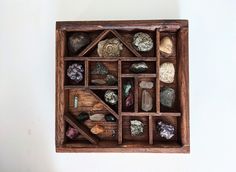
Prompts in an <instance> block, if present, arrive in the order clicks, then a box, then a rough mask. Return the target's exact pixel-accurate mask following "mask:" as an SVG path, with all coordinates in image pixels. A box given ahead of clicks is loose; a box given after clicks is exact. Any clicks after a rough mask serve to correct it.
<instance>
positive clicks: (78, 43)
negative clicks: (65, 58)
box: [68, 33, 90, 54]
mask: <svg viewBox="0 0 236 172" xmlns="http://www.w3.org/2000/svg"><path fill="white" fill-rule="evenodd" d="M89 43H90V38H89V35H88V34H86V33H74V34H72V35H71V36H70V37H69V39H68V49H69V52H70V54H77V53H78V52H79V50H80V49H81V48H83V47H84V46H86V45H88V44H89Z"/></svg>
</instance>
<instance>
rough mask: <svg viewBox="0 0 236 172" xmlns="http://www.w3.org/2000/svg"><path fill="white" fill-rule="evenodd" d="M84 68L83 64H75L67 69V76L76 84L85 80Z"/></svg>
mask: <svg viewBox="0 0 236 172" xmlns="http://www.w3.org/2000/svg"><path fill="white" fill-rule="evenodd" d="M83 72H84V68H83V66H82V65H81V64H77V63H74V64H72V65H70V66H69V67H68V69H67V76H68V77H69V78H70V79H71V80H73V81H74V82H76V83H79V82H80V81H82V80H83V78H84V77H83Z"/></svg>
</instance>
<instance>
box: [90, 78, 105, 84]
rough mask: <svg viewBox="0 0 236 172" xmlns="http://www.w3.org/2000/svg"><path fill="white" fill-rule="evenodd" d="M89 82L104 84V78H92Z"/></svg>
mask: <svg viewBox="0 0 236 172" xmlns="http://www.w3.org/2000/svg"><path fill="white" fill-rule="evenodd" d="M91 83H92V84H95V85H104V84H106V81H105V80H104V79H92V80H91Z"/></svg>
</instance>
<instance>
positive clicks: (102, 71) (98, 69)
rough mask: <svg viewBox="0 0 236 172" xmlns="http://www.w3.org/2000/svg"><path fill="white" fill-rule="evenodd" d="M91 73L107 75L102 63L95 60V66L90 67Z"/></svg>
mask: <svg viewBox="0 0 236 172" xmlns="http://www.w3.org/2000/svg"><path fill="white" fill-rule="evenodd" d="M91 74H93V75H107V74H108V69H107V67H106V66H105V65H104V64H102V63H100V62H97V63H96V65H95V68H93V69H92V71H91Z"/></svg>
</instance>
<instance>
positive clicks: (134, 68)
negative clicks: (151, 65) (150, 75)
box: [129, 62, 148, 73]
mask: <svg viewBox="0 0 236 172" xmlns="http://www.w3.org/2000/svg"><path fill="white" fill-rule="evenodd" d="M147 69H148V66H147V64H146V63H145V62H140V63H133V64H132V65H131V66H130V68H129V70H130V71H131V72H134V73H142V72H146V71H147Z"/></svg>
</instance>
